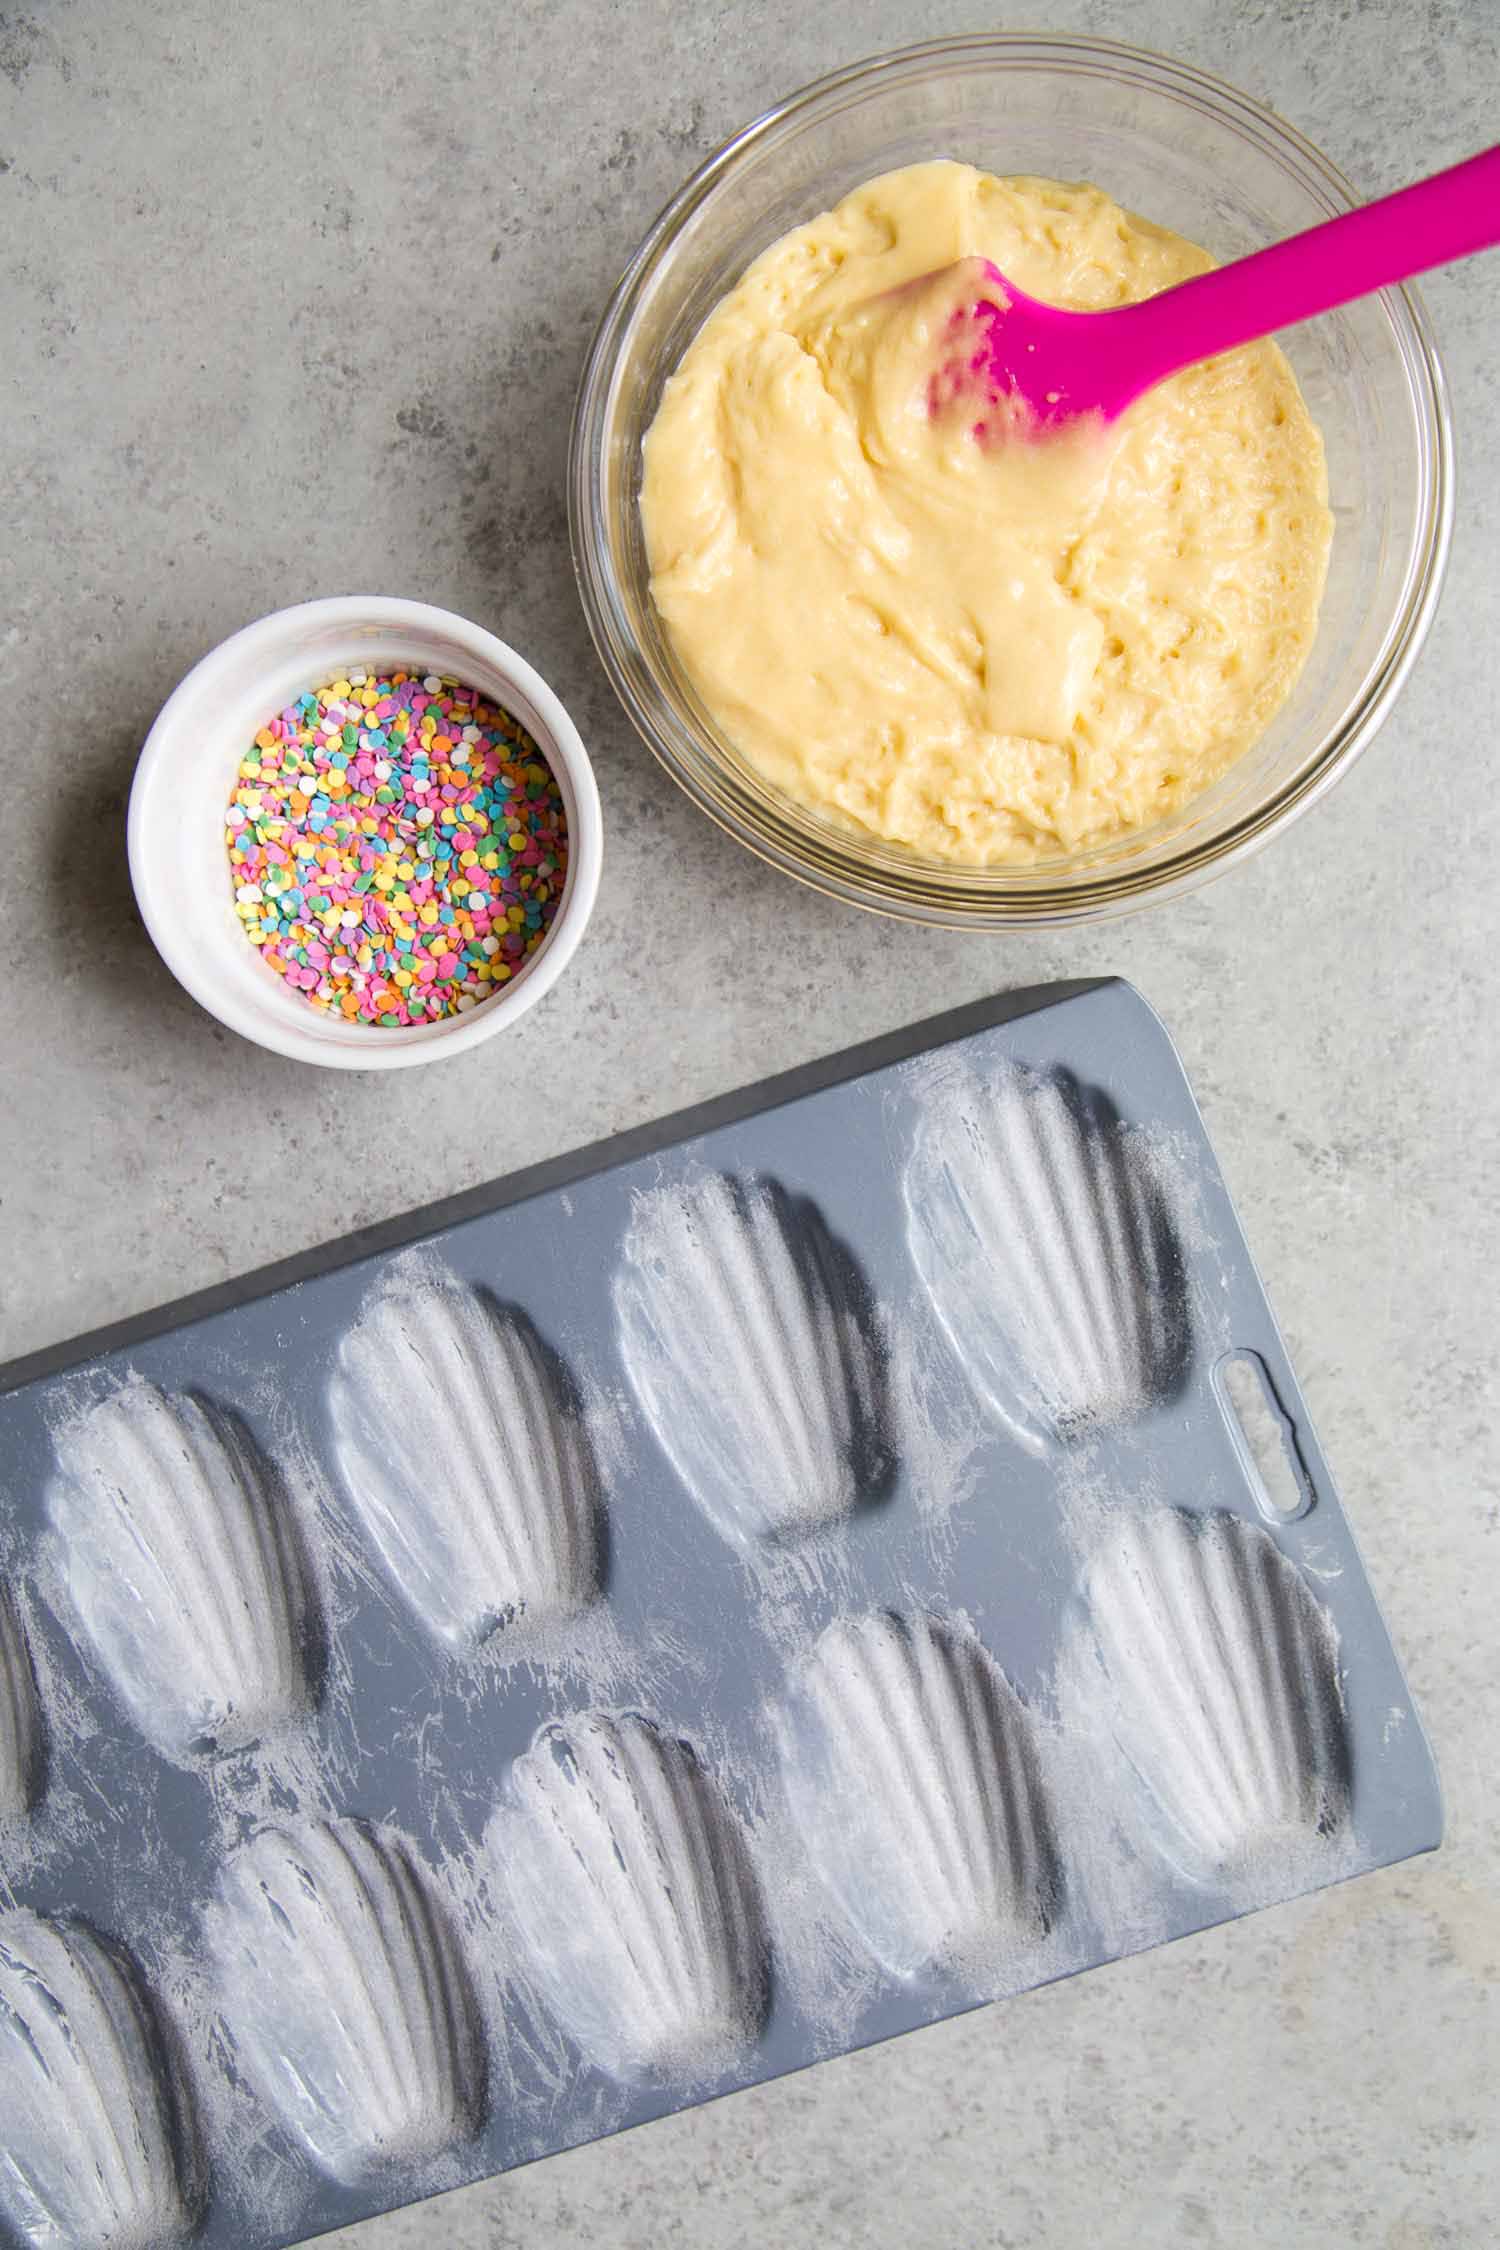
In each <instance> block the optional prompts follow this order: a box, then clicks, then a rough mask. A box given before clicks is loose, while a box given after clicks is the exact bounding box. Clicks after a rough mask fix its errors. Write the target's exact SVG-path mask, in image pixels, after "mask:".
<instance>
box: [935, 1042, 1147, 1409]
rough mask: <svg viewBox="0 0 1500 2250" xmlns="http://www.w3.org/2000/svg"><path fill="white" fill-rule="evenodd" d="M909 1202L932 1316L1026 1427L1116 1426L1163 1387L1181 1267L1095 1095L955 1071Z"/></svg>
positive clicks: (991, 1394) (939, 1102)
mask: <svg viewBox="0 0 1500 2250" xmlns="http://www.w3.org/2000/svg"><path fill="white" fill-rule="evenodd" d="M905 1196H906V1214H907V1239H908V1243H909V1245H910V1249H911V1255H912V1259H913V1261H914V1263H915V1265H916V1268H917V1271H918V1273H919V1274H920V1275H921V1277H922V1281H923V1283H924V1285H925V1287H926V1289H927V1293H928V1295H929V1297H930V1298H931V1300H932V1304H933V1308H934V1310H935V1311H936V1313H937V1316H938V1319H939V1321H940V1322H941V1323H942V1326H943V1328H944V1329H945V1331H946V1332H947V1335H948V1339H949V1341H950V1343H951V1344H952V1346H953V1349H954V1351H955V1352H956V1353H957V1354H958V1357H959V1359H960V1360H961V1361H962V1362H963V1364H964V1366H965V1368H966V1369H967V1370H968V1374H969V1377H970V1380H971V1381H972V1383H973V1384H974V1386H975V1389H976V1390H977V1391H978V1392H979V1394H980V1396H981V1397H982V1398H983V1399H984V1400H985V1402H986V1403H987V1404H988V1405H989V1407H990V1408H991V1410H992V1411H993V1412H994V1413H996V1414H998V1415H999V1416H1000V1417H1001V1419H1002V1420H1003V1421H1005V1422H1007V1423H1009V1424H1010V1425H1011V1426H1012V1427H1013V1428H1015V1429H1016V1430H1017V1431H1018V1432H1019V1434H1020V1435H1021V1436H1023V1437H1024V1438H1027V1439H1030V1440H1032V1441H1033V1442H1035V1441H1037V1440H1040V1439H1042V1438H1043V1437H1045V1436H1046V1435H1047V1434H1048V1433H1055V1434H1059V1435H1063V1436H1067V1435H1071V1434H1073V1433H1075V1432H1079V1431H1083V1430H1087V1429H1088V1428H1089V1427H1091V1426H1096V1425H1099V1424H1103V1423H1110V1422H1118V1421H1122V1420H1125V1419H1128V1418H1129V1417H1131V1416H1134V1415H1137V1414H1140V1413H1142V1412H1144V1410H1145V1409H1146V1408H1147V1407H1148V1406H1150V1405H1151V1403H1152V1402H1153V1400H1155V1399H1156V1398H1158V1397H1160V1396H1162V1395H1163V1394H1164V1393H1165V1392H1167V1391H1168V1390H1169V1389H1170V1388H1171V1386H1172V1383H1173V1381H1174V1379H1175V1377H1176V1375H1177V1373H1178V1371H1179V1369H1180V1364H1181V1358H1182V1353H1183V1349H1184V1345H1185V1334H1184V1329H1183V1325H1182V1310H1181V1307H1182V1290H1181V1282H1180V1274H1179V1271H1178V1263H1179V1261H1178V1259H1177V1255H1176V1251H1175V1245H1174V1244H1173V1241H1172V1237H1171V1233H1170V1229H1169V1228H1168V1226H1167V1223H1166V1218H1165V1213H1164V1211H1163V1209H1162V1205H1161V1201H1160V1198H1159V1197H1158V1196H1157V1195H1156V1194H1155V1193H1154V1192H1153V1190H1152V1187H1151V1185H1150V1183H1149V1181H1148V1180H1147V1178H1146V1177H1145V1175H1144V1174H1143V1172H1142V1170H1141V1168H1140V1166H1139V1164H1138V1163H1137V1162H1136V1161H1134V1159H1133V1157H1132V1155H1131V1153H1130V1151H1129V1149H1128V1148H1127V1146H1126V1143H1125V1140H1124V1137H1123V1134H1122V1132H1121V1129H1120V1124H1119V1120H1118V1118H1116V1117H1115V1116H1114V1115H1113V1113H1112V1112H1110V1111H1108V1110H1107V1109H1106V1108H1105V1106H1104V1104H1103V1101H1102V1097H1099V1096H1097V1095H1090V1094H1089V1093H1087V1092H1086V1091H1084V1090H1083V1089H1081V1088H1080V1087H1079V1086H1078V1085H1077V1084H1076V1083H1075V1082H1074V1081H1073V1080H1072V1079H1070V1078H1068V1077H1066V1076H1064V1075H1062V1074H1057V1073H1053V1074H1049V1075H1046V1076H1039V1075H1037V1074H1035V1073H1032V1072H1028V1071H1023V1070H1020V1069H1018V1068H1015V1067H1013V1066H1009V1065H1007V1066H1004V1067H1002V1068H1001V1069H1000V1070H998V1071H994V1072H991V1073H988V1074H986V1075H985V1076H983V1077H981V1076H980V1075H978V1074H977V1073H975V1072H973V1071H969V1070H962V1069H959V1070H954V1071H951V1072H950V1073H948V1074H947V1075H946V1076H944V1077H943V1078H942V1079H940V1080H938V1081H936V1082H935V1083H934V1084H933V1085H932V1086H931V1087H930V1088H929V1090H928V1092H927V1095H926V1097H925V1098H924V1101H923V1105H922V1114H921V1118H920V1121H919V1123H918V1126H917V1130H916V1136H915V1141H914V1145H913V1147H912V1151H911V1154H910V1156H909V1158H908V1161H907V1166H906V1175H905Z"/></svg>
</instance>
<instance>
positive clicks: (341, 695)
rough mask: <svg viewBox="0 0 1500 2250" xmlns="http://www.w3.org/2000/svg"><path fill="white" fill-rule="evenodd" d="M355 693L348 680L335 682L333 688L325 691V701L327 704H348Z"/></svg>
mask: <svg viewBox="0 0 1500 2250" xmlns="http://www.w3.org/2000/svg"><path fill="white" fill-rule="evenodd" d="M353 692H354V691H353V689H352V688H351V687H350V685H349V682H348V681H347V680H335V681H334V683H333V685H332V687H331V688H325V689H324V690H323V701H324V703H325V704H328V703H347V702H348V700H349V697H350V696H351V695H352V694H353Z"/></svg>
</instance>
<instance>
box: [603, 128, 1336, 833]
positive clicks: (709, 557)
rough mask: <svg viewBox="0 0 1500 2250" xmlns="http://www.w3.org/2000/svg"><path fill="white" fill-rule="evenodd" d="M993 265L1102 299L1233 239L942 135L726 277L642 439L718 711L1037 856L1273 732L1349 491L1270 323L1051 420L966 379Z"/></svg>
mask: <svg viewBox="0 0 1500 2250" xmlns="http://www.w3.org/2000/svg"><path fill="white" fill-rule="evenodd" d="M985 259H988V260H991V261H992V262H993V263H994V265H996V266H997V267H999V269H1000V270H1001V272H1002V273H1004V274H1005V275H1007V276H1008V277H1009V278H1010V279H1011V280H1013V281H1014V282H1015V283H1016V285H1017V286H1018V287H1019V288H1021V289H1023V290H1025V291H1026V292H1027V293H1028V294H1030V295H1033V296H1036V297H1039V298H1042V299H1044V300H1046V301H1048V302H1051V303H1055V304H1060V305H1065V306H1068V307H1072V308H1076V309H1078V310H1092V309H1101V308H1103V307H1105V306H1110V305H1117V304H1123V303H1127V302H1130V301H1132V300H1134V299H1136V298H1139V297H1144V296H1149V295H1151V294H1153V293H1154V292H1155V291H1157V290H1159V289H1163V288H1168V287H1170V286H1171V285H1172V284H1173V283H1174V282H1178V281H1182V280H1185V279H1187V277H1188V276H1189V275H1190V274H1194V273H1199V272H1201V271H1203V270H1204V268H1205V267H1207V266H1208V265H1209V264H1210V263H1211V262H1212V261H1211V260H1210V259H1209V257H1208V255H1207V253H1206V252H1204V251H1202V250H1200V249H1197V248H1196V247H1195V246H1194V245H1193V244H1191V243H1188V242H1185V241H1184V240H1182V238H1181V237H1180V236H1177V235H1174V234H1169V233H1167V232H1165V231H1164V230H1163V229H1161V228H1159V227H1155V226H1152V225H1151V224H1150V223H1149V222H1147V221H1145V220H1143V219H1138V218H1135V217H1133V216H1132V215H1131V214H1130V213H1128V212H1126V211H1123V210H1121V209H1120V207H1119V206H1118V205H1117V204H1115V203H1113V202H1111V201H1110V199H1109V198H1108V197H1107V196H1106V195H1103V194H1102V193H1101V192H1100V191H1099V190H1098V189H1096V188H1092V187H1073V186H1062V185H1059V184H1057V183H1054V182H1051V181H1044V180H1034V179H1013V180H1001V179H996V178H994V177H992V176H990V175H988V174H985V173H981V172H978V171H976V170H974V169H973V168H972V167H971V166H967V165H962V164H955V163H948V162H935V163H929V164H918V165H912V166H909V167H907V168H906V169H904V170H902V171H898V172H891V173H887V174H885V175H884V176H883V177H882V178H880V179H877V180H873V181H871V182H870V183H868V184H867V185H866V186H864V187H862V188H859V189H857V190H855V191H854V193H852V194H851V195H848V196H846V197H845V198H844V200H843V201H842V202H841V203H839V204H838V205H837V206H836V208H835V209H834V210H833V211H832V212H829V213H826V214H824V215H823V216H822V217H820V218H816V219H813V220H812V221H810V222H809V223H808V224H807V225H806V226H803V227H799V228H797V229H795V230H794V231H793V232H792V233H791V234H788V235H786V236H784V237H783V238H782V240H781V241H779V242H777V243H775V244H773V245H772V247H771V248H770V249H769V250H767V251H766V252H764V254H763V255H762V256H761V257H760V258H758V259H757V260H756V262H755V264H754V265H752V266H751V267H750V269H749V271H748V272H747V273H746V274H745V275H744V277H743V278H742V279H741V281H740V282H739V283H738V284H737V285H736V287H735V288H734V289H732V290H731V291H730V292H729V294H728V295H727V296H726V297H725V298H724V299H723V301H722V302H721V303H720V305H719V306H718V307H717V309H716V310H715V311H714V312H713V314H712V315H711V316H710V318H709V319H708V321H707V322H706V323H705V325H704V327H703V328H702V329H701V331H700V332H699V334H698V336H697V337H696V339H695V340H694V342H693V343H692V345H691V346H690V347H689V349H688V351H687V353H686V354H685V356H684V358H683V360H682V363H681V365H680V366H679V367H678V369H677V371H676V373H675V374H674V375H673V377H672V378H671V380H670V381H669V383H668V384H667V387H666V390H665V393H664V396H663V399H662V404H661V407H660V410H659V412H658V414H657V417H656V420H655V422H654V423H653V425H652V428H651V430H650V431H649V433H648V435H647V438H646V443H645V464H644V482H643V487H642V495H641V509H642V521H643V527H644V530H645V535H646V543H647V550H648V554H649V557H650V563H651V570H652V580H651V588H652V595H653V598H654V600H655V602H656V605H657V607H658V609H659V611H660V613H661V616H662V618H663V620H664V622H665V624H666V627H667V630H668V633H669V636H670V638H671V641H672V644H673V647H674V649H675V651H676V654H677V657H678V660H679V661H680V663H681V664H682V666H683V669H684V671H685V672H686V674H687V676H688V678H689V679H690V680H691V682H692V684H693V686H694V687H695V688H696V690H697V692H698V694H699V695H700V696H701V698H702V699H703V701H704V703H705V704H706V705H707V707H708V709H709V711H710V712H711V713H712V715H713V717H714V719H715V720H716V722H717V723H718V725H719V726H720V727H721V728H722V729H723V731H724V733H725V734H726V735H727V736H728V737H729V738H730V740H731V741H732V742H733V743H734V744H735V745H736V746H737V747H738V748H739V750H740V751H741V752H742V754H743V755H744V756H745V757H746V758H747V759H749V760H750V761H751V762H753V763H754V765H756V766H757V767H758V768H759V769H760V771H761V772H762V773H764V774H765V775H766V777H767V778H768V779H769V780H771V781H772V782H773V783H775V784H776V785H777V786H778V787H780V788H782V789H783V790H785V791H786V792H787V794H788V795H790V796H792V797H793V798H795V799H797V800H798V801H800V802H801V803H803V804H806V805H808V806H811V807H812V808H814V809H815V810H817V811H820V812H823V813H825V814H829V815H831V816H833V817H834V818H836V819H842V820H844V821H847V822H850V823H853V824H854V825H855V826H857V827H859V828H862V829H864V830H866V831H870V832H873V833H874V834H876V835H878V836H881V837H884V838H888V839H890V840H891V841H894V842H898V843H903V844H906V845H909V846H911V847H912V848H913V849H914V850H916V851H917V852H919V853H921V854H922V855H923V856H925V857H927V858H931V859H943V860H950V861H956V862H961V863H965V864H968V865H973V866H985V865H992V866H999V865H1004V864H1026V863H1028V862H1032V861H1036V860H1040V859H1048V858H1051V857H1053V856H1055V855H1057V854H1059V853H1066V852H1071V851H1074V850H1077V849H1080V848H1082V847H1084V846H1087V845H1090V844H1094V843H1099V842H1102V841H1105V840H1107V839H1108V838H1110V837H1111V836H1116V835H1119V834H1121V833H1124V832H1128V831H1130V830H1132V829H1136V828H1141V827H1145V826H1148V825H1150V824H1151V823H1152V822H1154V821H1156V820H1158V819H1160V818H1161V817H1162V816H1163V815H1165V814H1168V813H1170V812H1173V811H1175V810H1177V809H1178V808H1179V807H1181V806H1182V805H1184V804H1186V803H1187V802H1188V801H1189V800H1190V799H1191V798H1193V797H1194V796H1196V795H1197V794H1198V792H1199V791H1200V790H1202V789H1204V788H1206V787H1207V786H1208V784H1209V783H1210V782H1212V781H1213V780H1215V779H1216V778H1217V777H1218V776H1219V775H1220V774H1221V773H1223V772H1224V771H1225V769H1226V768H1227V767H1228V766H1230V765H1231V764H1232V763H1233V762H1234V760H1235V759H1236V758H1237V757H1239V756H1240V755H1241V754H1242V753H1243V752H1244V751H1245V750H1247V749H1248V748H1249V747H1250V746H1251V744H1252V743H1253V742H1254V741H1255V740H1256V739H1257V737H1258V736H1259V735H1260V734H1261V733H1262V732H1263V731H1264V730H1265V728H1266V726H1267V725H1268V724H1269V722H1270V720H1271V718H1272V717H1273V716H1274V714H1275V712H1276V711H1277V709H1278V708H1279V707H1280V705H1281V704H1282V703H1283V702H1284V701H1285V700H1286V697H1287V695H1288V694H1289V693H1290V690H1291V688H1292V685H1293V683H1294V681H1295V680H1296V677H1297V674H1298V672H1299V671H1300V669H1301V667H1302V664H1303V661H1304V659H1305V657H1306V655H1307V651H1308V649H1309V647H1310V646H1311V643H1312V638H1313V634H1314V631H1315V628H1316V621H1317V609H1318V602H1319V598H1320V596H1321V593H1322V588H1323V581H1324V577H1325V574H1326V570H1327V563H1328V550H1329V545H1330V542H1331V538H1332V528H1333V526H1332V519H1331V517H1330V516H1329V513H1328V508H1327V479H1326V473H1325V469H1324V462H1323V447H1322V441H1321V439H1320V437H1319V434H1318V430H1317V428H1316V425H1315V424H1314V422H1313V420H1312V418H1311V416H1310V414H1309V413H1308V411H1307V408H1306V406H1305V404H1304V402H1303V400H1302V396H1301V393H1300V392H1299V390H1298V388H1297V384H1296V381H1295V378H1294V377H1293V375H1292V372H1291V369H1290V368H1289V367H1288V365H1287V363H1286V361H1285V359H1284V358H1283V356H1282V354H1281V353H1280V351H1279V350H1278V349H1277V348H1276V346H1275V345H1274V344H1271V343H1262V344H1255V345H1251V346H1248V347H1246V348H1245V349H1243V350H1240V351H1236V352H1232V353H1229V354H1226V355H1225V356H1224V357H1223V358H1221V359H1218V360H1211V361H1208V362H1206V363H1204V364H1203V365H1201V366H1198V367H1194V368H1190V369H1188V370H1187V371H1186V372H1185V373H1183V374H1181V375H1178V376H1174V377H1173V378H1172V379H1171V381H1170V382H1167V383H1164V384H1162V385H1161V386H1160V387H1159V388H1158V389H1157V390H1155V391H1153V392H1151V393H1149V394H1148V395H1147V396H1146V397H1145V398H1143V399H1141V400H1139V401H1138V402H1137V403H1136V405H1134V406H1133V407H1131V408H1130V409H1129V411H1128V412H1127V413H1126V414H1124V415H1123V416H1121V418H1120V419H1119V421H1118V422H1116V423H1114V424H1112V425H1111V426H1109V427H1108V428H1103V427H1100V426H1098V425H1097V424H1092V425H1089V424H1085V425H1081V426H1078V427H1075V428H1074V429H1072V430H1071V431H1069V432H1068V433H1067V434H1065V435H1061V436H1055V437H1047V438H1042V439H1036V440H1033V439H1031V438H1028V437H1025V436H1018V435H1016V434H1015V433H1014V432H1013V431H1010V430H1008V429H1007V428H1006V427H1005V426H1004V424H1003V419H1002V420H1001V421H997V419H996V417H995V416H994V414H993V412H992V411H991V410H988V409H987V408H986V406H985V404H984V402H983V400H982V399H980V400H977V401H976V399H975V398H974V397H973V396H972V395H970V394H969V393H968V391H967V390H966V387H965V385H964V383H963V381H962V380H961V378H960V379H959V380H957V381H955V380H953V379H952V370H953V368H954V366H955V364H957V365H958V366H959V368H960V370H961V368H962V364H963V362H962V357H961V354H960V356H959V357H958V359H957V362H955V338H957V339H959V340H960V341H961V339H962V335H963V332H964V329H963V324H964V322H965V320H966V318H967V317H968V309H969V308H971V307H972V305H973V303H974V301H975V298H976V295H978V294H979V293H980V291H981V288H982V282H981V278H980V277H981V275H982V267H981V265H980V264H979V261H982V260H985Z"/></svg>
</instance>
